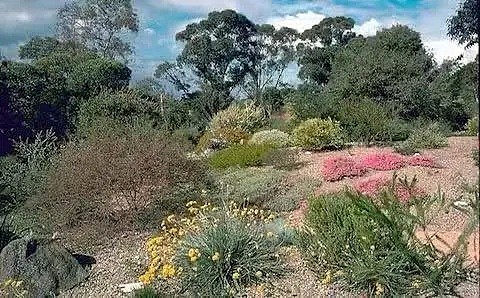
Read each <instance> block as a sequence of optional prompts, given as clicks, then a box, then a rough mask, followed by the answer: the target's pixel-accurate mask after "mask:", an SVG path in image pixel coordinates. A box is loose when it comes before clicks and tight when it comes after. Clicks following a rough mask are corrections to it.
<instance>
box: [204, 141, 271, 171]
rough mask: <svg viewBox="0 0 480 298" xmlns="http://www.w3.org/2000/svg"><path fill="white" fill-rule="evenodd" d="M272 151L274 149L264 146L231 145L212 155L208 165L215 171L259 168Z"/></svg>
mask: <svg viewBox="0 0 480 298" xmlns="http://www.w3.org/2000/svg"><path fill="white" fill-rule="evenodd" d="M272 150H274V149H273V148H272V147H271V146H266V145H250V144H243V145H233V146H231V147H229V148H226V149H223V150H220V151H218V152H216V153H214V154H213V155H212V156H211V157H210V158H209V163H210V165H211V166H212V167H213V168H216V169H226V168H229V167H242V168H244V167H256V166H261V165H263V164H264V158H265V157H266V155H267V154H268V153H269V152H270V151H272Z"/></svg>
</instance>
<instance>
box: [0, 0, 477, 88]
mask: <svg viewBox="0 0 480 298" xmlns="http://www.w3.org/2000/svg"><path fill="white" fill-rule="evenodd" d="M133 1H134V6H135V7H136V9H137V11H138V14H139V16H140V24H141V30H140V32H139V34H138V35H137V37H136V38H135V39H134V40H133V43H134V46H135V56H134V57H133V62H132V63H131V67H132V69H133V70H134V77H135V78H137V79H138V78H141V77H144V76H146V75H150V74H152V73H153V70H154V68H155V66H156V65H157V64H158V63H159V62H160V61H162V60H172V59H174V57H175V56H176V55H177V53H178V52H179V51H180V49H181V45H178V44H176V43H175V37H174V35H175V33H176V32H178V31H179V30H181V29H182V28H184V27H185V26H186V24H188V23H191V22H194V21H198V20H199V19H201V18H203V17H205V16H206V15H207V13H208V12H209V11H212V10H221V9H225V8H232V9H235V10H237V11H239V12H241V13H243V14H245V15H246V16H247V17H249V18H250V19H251V20H253V21H255V22H257V23H270V24H273V25H275V26H277V27H282V26H288V27H292V28H295V29H297V30H299V31H303V30H305V29H308V28H310V27H311V26H312V25H314V24H317V23H318V22H320V21H321V20H322V18H324V17H326V16H339V15H344V16H349V17H352V18H353V19H354V20H355V21H356V27H355V31H357V32H358V33H361V34H363V35H373V34H375V32H376V31H377V30H379V29H381V28H384V27H389V26H391V25H392V24H395V23H401V24H406V25H409V26H411V27H413V28H414V29H415V30H417V31H419V32H420V33H421V34H422V38H423V41H424V44H425V46H426V47H427V48H428V49H429V50H430V51H432V53H433V54H434V56H435V58H436V60H437V61H439V62H441V61H443V59H446V58H454V57H457V56H458V55H460V54H464V56H465V60H467V61H471V60H473V59H474V57H475V55H476V53H477V50H476V49H471V50H469V51H467V52H464V49H463V47H462V46H459V45H457V44H456V43H455V42H454V41H451V40H449V38H448V37H447V36H446V25H445V22H446V20H447V18H448V17H449V16H451V15H452V14H454V12H455V9H456V8H457V6H458V2H459V0H133ZM64 3H65V0H0V53H1V54H2V55H4V56H6V57H8V58H12V59H14V58H15V57H16V55H17V49H18V46H19V45H20V44H21V43H22V42H24V41H25V40H28V39H29V38H31V37H33V36H36V35H40V36H43V35H51V34H53V32H54V25H55V16H56V10H57V9H58V8H59V7H61V6H63V5H64Z"/></svg>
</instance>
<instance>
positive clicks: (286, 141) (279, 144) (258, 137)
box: [248, 129, 291, 148]
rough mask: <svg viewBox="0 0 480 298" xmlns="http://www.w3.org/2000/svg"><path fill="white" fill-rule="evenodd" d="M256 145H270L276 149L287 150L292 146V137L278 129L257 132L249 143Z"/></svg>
mask: <svg viewBox="0 0 480 298" xmlns="http://www.w3.org/2000/svg"><path fill="white" fill-rule="evenodd" d="M248 143H249V144H254V145H270V146H273V147H276V148H285V147H288V146H290V144H291V141H290V135H289V134H288V133H286V132H283V131H280V130H278V129H272V130H263V131H259V132H256V133H255V134H254V135H253V136H252V138H251V139H250V140H249V141H248Z"/></svg>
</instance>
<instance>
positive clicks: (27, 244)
mask: <svg viewBox="0 0 480 298" xmlns="http://www.w3.org/2000/svg"><path fill="white" fill-rule="evenodd" d="M87 276H88V272H87V271H86V270H85V269H84V268H83V267H82V265H81V264H80V263H79V262H78V261H77V259H76V258H75V257H74V256H73V255H72V254H71V253H70V252H68V250H67V249H65V248H64V247H63V246H62V245H60V244H59V243H57V242H55V241H52V240H50V239H31V238H28V237H25V238H22V239H18V240H14V241H12V242H10V243H9V244H8V245H7V246H6V247H5V248H4V249H3V250H2V251H1V253H0V281H4V280H6V279H9V278H13V279H15V280H22V281H23V282H24V286H23V287H24V289H25V290H27V292H28V297H50V296H53V295H57V294H58V293H59V291H61V290H68V289H71V288H73V287H75V286H76V285H78V284H79V283H81V282H82V281H84V280H85V279H86V278H87Z"/></svg>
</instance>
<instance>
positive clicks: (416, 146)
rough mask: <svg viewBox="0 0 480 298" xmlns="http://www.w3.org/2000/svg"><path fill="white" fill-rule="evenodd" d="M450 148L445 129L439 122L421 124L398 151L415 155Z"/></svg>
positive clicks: (397, 148) (398, 147)
mask: <svg viewBox="0 0 480 298" xmlns="http://www.w3.org/2000/svg"><path fill="white" fill-rule="evenodd" d="M446 146H448V140H447V138H446V133H445V129H444V128H442V126H441V124H439V123H437V122H432V123H426V124H420V125H419V126H418V127H417V128H415V129H414V130H413V131H412V133H411V134H410V136H409V137H408V138H407V139H406V140H405V141H404V142H403V143H401V144H400V145H399V146H397V147H396V150H397V151H398V152H400V153H402V154H413V153H417V152H420V151H421V150H423V149H436V148H442V147H446Z"/></svg>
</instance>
